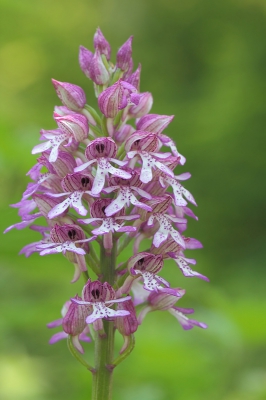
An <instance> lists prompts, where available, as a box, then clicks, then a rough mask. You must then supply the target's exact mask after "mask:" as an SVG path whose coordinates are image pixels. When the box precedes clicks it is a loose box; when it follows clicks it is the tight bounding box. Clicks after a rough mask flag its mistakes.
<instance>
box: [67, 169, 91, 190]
mask: <svg viewBox="0 0 266 400" xmlns="http://www.w3.org/2000/svg"><path fill="white" fill-rule="evenodd" d="M92 182H93V178H92V176H91V175H89V174H81V173H78V172H77V173H75V174H67V175H66V176H65V177H64V178H63V179H62V182H61V186H62V188H63V190H64V191H65V192H73V191H76V190H82V191H83V190H84V191H86V190H91V188H92Z"/></svg>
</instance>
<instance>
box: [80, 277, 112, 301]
mask: <svg viewBox="0 0 266 400" xmlns="http://www.w3.org/2000/svg"><path fill="white" fill-rule="evenodd" d="M82 298H83V300H84V301H88V302H92V303H97V302H105V301H108V300H115V298H116V295H115V290H114V289H113V288H112V286H111V285H109V283H107V282H104V283H101V282H100V281H94V282H91V280H90V279H89V280H88V281H87V283H86V285H85V286H84V288H83V290H82Z"/></svg>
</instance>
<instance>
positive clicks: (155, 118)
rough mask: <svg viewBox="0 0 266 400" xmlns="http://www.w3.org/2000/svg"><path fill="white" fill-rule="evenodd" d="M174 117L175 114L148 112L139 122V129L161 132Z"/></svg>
mask: <svg viewBox="0 0 266 400" xmlns="http://www.w3.org/2000/svg"><path fill="white" fill-rule="evenodd" d="M173 119H174V115H157V114H148V115H145V116H143V117H142V118H140V120H139V121H138V122H137V129H139V130H143V131H149V132H153V133H161V132H162V131H163V130H164V129H165V128H166V127H167V126H168V125H169V124H170V122H171V121H172V120H173Z"/></svg>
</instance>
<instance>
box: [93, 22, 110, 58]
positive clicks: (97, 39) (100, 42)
mask: <svg viewBox="0 0 266 400" xmlns="http://www.w3.org/2000/svg"><path fill="white" fill-rule="evenodd" d="M93 44H94V48H95V49H98V50H99V51H100V54H104V55H105V57H106V59H107V60H108V61H109V60H110V56H111V46H110V44H109V43H108V42H107V40H106V39H105V37H104V36H103V34H102V31H101V29H100V28H97V30H96V33H95V35H94V38H93Z"/></svg>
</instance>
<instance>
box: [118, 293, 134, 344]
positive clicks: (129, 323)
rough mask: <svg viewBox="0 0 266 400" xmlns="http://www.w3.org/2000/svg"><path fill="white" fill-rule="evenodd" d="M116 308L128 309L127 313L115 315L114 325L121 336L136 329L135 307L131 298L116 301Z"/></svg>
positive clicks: (127, 334) (129, 333)
mask: <svg viewBox="0 0 266 400" xmlns="http://www.w3.org/2000/svg"><path fill="white" fill-rule="evenodd" d="M117 310H126V311H129V314H128V315H125V316H123V317H117V318H116V320H115V326H116V327H117V329H118V331H119V332H120V333H121V335H123V336H129V335H131V334H132V333H134V332H136V330H137V329H138V320H137V316H136V311H135V307H134V304H133V301H132V300H126V301H124V302H123V303H117Z"/></svg>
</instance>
